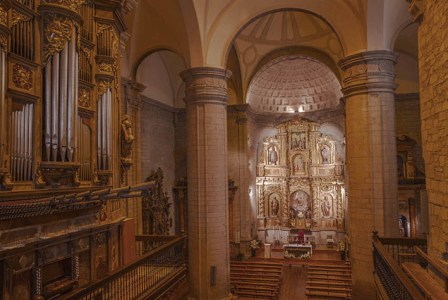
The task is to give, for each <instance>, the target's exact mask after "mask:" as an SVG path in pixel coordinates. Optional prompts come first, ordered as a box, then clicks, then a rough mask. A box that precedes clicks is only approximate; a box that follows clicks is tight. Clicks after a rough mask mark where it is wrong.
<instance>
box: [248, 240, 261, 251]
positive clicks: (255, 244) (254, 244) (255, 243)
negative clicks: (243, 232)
mask: <svg viewBox="0 0 448 300" xmlns="http://www.w3.org/2000/svg"><path fill="white" fill-rule="evenodd" d="M249 248H250V249H251V250H255V249H258V248H260V245H258V241H257V240H252V241H250V244H249Z"/></svg>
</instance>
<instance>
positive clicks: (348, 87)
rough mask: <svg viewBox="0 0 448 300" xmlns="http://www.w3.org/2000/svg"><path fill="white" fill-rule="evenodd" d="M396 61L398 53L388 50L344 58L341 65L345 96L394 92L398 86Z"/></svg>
mask: <svg viewBox="0 0 448 300" xmlns="http://www.w3.org/2000/svg"><path fill="white" fill-rule="evenodd" d="M396 62H397V55H396V54H395V53H394V52H392V51H387V50H375V51H366V52H362V53H357V54H353V55H350V56H347V57H345V58H343V59H342V60H341V61H340V62H339V66H340V67H341V69H342V71H343V79H342V92H343V93H344V96H345V97H347V96H351V95H354V94H364V93H369V92H372V91H377V92H381V91H383V92H393V91H394V90H395V88H396V87H397V84H396V83H395V71H394V65H395V63H396Z"/></svg>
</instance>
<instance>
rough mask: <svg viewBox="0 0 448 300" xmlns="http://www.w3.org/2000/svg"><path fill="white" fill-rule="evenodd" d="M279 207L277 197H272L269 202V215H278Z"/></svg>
mask: <svg viewBox="0 0 448 300" xmlns="http://www.w3.org/2000/svg"><path fill="white" fill-rule="evenodd" d="M279 207H280V202H279V201H278V199H277V197H274V199H272V201H271V215H272V216H277V215H278V210H279Z"/></svg>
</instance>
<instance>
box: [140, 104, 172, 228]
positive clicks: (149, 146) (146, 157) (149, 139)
mask: <svg viewBox="0 0 448 300" xmlns="http://www.w3.org/2000/svg"><path fill="white" fill-rule="evenodd" d="M142 100H143V101H142V108H141V121H140V126H141V172H142V174H141V178H142V180H145V179H146V177H148V176H149V174H150V173H151V171H155V170H157V168H159V167H160V168H162V170H163V174H164V180H163V185H164V187H165V189H166V191H167V193H168V197H169V198H170V202H172V201H173V193H172V188H173V186H174V184H175V179H176V178H175V126H174V110H173V109H172V108H170V107H168V106H166V105H164V104H161V103H159V102H157V101H154V100H152V99H149V98H146V97H145V96H142ZM171 214H172V212H171ZM171 230H172V232H171V233H174V231H173V230H174V228H171Z"/></svg>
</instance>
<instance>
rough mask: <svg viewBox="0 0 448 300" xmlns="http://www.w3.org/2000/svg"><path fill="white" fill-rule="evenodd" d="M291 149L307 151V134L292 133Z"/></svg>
mask: <svg viewBox="0 0 448 300" xmlns="http://www.w3.org/2000/svg"><path fill="white" fill-rule="evenodd" d="M291 149H300V150H304V149H306V137H305V133H299V132H292V133H291Z"/></svg>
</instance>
